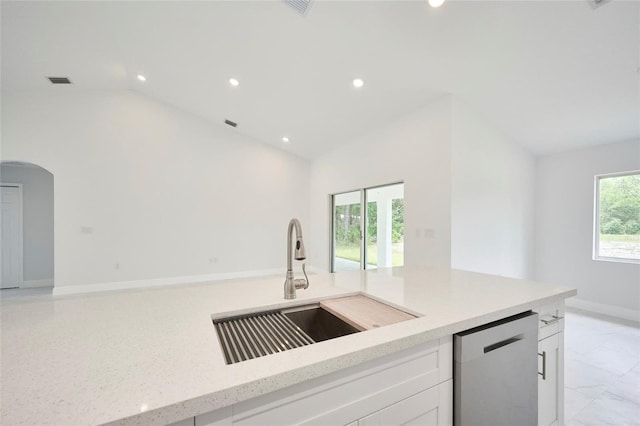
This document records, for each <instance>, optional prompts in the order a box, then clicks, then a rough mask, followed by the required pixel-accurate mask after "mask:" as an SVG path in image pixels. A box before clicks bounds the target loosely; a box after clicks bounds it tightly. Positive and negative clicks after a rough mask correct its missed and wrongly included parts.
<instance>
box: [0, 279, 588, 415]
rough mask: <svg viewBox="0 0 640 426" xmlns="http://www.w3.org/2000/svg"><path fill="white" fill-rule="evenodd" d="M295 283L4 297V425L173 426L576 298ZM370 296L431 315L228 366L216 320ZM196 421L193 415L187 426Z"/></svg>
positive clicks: (515, 291) (529, 289)
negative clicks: (293, 289)
mask: <svg viewBox="0 0 640 426" xmlns="http://www.w3.org/2000/svg"><path fill="white" fill-rule="evenodd" d="M283 281H284V278H283V277H276V278H265V279H251V280H237V281H227V282H217V283H203V284H198V285H184V286H172V287H164V288H156V289H147V290H130V291H118V292H112V293H103V294H89V295H82V296H80V295H78V296H67V297H49V298H46V299H33V300H29V299H24V300H22V301H19V300H9V301H3V302H2V312H1V319H2V329H1V331H2V350H1V356H2V357H1V359H0V362H1V377H0V383H1V386H2V387H1V392H2V394H1V397H2V398H1V404H2V405H1V411H2V414H1V418H0V423H1V424H2V425H18V424H28V425H33V424H56V425H75V424H84V425H86V424H104V423H114V424H123V425H128V424H149V425H151V424H169V423H172V422H181V421H184V420H185V419H193V418H194V417H196V416H201V415H203V414H206V413H210V412H214V411H216V410H219V409H223V408H225V407H231V406H233V405H234V404H238V403H242V402H245V401H251V400H253V399H255V398H257V397H264V396H267V395H269V394H273V393H275V391H286V388H288V387H292V386H295V385H298V386H300V385H302V384H304V383H305V382H309V381H312V380H318V379H319V378H322V377H328V376H329V375H334V376H335V375H340V372H342V371H347V369H350V368H358V366H360V365H364V364H365V363H371V362H374V363H375V362H376V361H377V360H382V359H385V357H390V356H394V354H399V353H402V352H403V351H411V350H413V349H415V348H419V347H421V346H423V345H429V344H430V342H439V341H442V342H446V340H447V339H449V340H450V337H451V335H452V334H454V333H457V332H460V331H462V330H467V329H470V328H473V327H476V326H478V325H482V324H486V323H489V322H492V321H495V320H498V319H501V318H505V317H509V316H511V315H515V314H518V313H521V312H525V311H528V310H531V309H537V308H539V307H541V306H547V305H549V304H553V303H561V302H562V301H563V300H564V299H565V298H567V297H571V296H574V295H575V294H576V291H575V290H572V289H567V288H560V287H554V286H551V285H547V284H542V283H538V282H533V281H526V280H517V279H510V278H504V277H497V276H492V275H485V274H479V273H473V272H465V271H457V270H449V269H431V268H417V267H416V268H409V267H405V268H389V269H377V270H369V271H354V272H342V273H336V274H318V275H311V276H310V283H311V285H310V287H309V289H308V290H304V291H298V298H297V299H295V300H288V301H285V300H284V298H283V291H282V290H283V288H282V286H283ZM358 293H362V294H365V295H368V296H370V297H372V298H374V299H377V300H379V301H382V302H384V303H386V304H389V305H391V306H394V307H396V308H398V309H401V310H403V311H405V312H408V313H411V314H414V315H416V316H418V318H416V319H414V320H410V321H404V322H400V323H397V324H393V325H389V326H385V327H380V328H377V329H374V330H369V331H366V332H360V333H355V334H351V335H348V336H343V337H340V338H336V339H332V340H327V341H324V342H320V343H316V344H313V345H309V346H305V347H301V348H297V349H295V350H289V351H285V352H281V353H278V354H274V355H268V356H263V357H260V358H256V359H253V360H250V361H244V362H240V363H237V364H232V365H227V364H226V363H225V359H224V355H223V353H222V351H221V348H220V345H219V343H218V338H217V335H216V332H215V330H214V327H213V324H212V320H211V316H212V315H216V316H222V315H228V316H232V315H241V314H245V313H250V312H255V311H262V310H270V309H281V308H286V307H291V306H296V305H303V304H309V303H314V302H319V301H321V300H323V299H327V298H334V297H342V296H347V295H354V294H358ZM188 422H189V420H187V423H188Z"/></svg>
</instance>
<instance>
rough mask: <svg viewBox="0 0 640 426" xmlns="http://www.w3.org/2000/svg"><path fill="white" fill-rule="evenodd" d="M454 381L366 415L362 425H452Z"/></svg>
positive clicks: (360, 424)
mask: <svg viewBox="0 0 640 426" xmlns="http://www.w3.org/2000/svg"><path fill="white" fill-rule="evenodd" d="M452 392H453V381H452V380H448V381H446V382H444V383H441V384H439V385H438V386H434V387H432V388H431V389H427V390H425V391H422V392H420V393H418V394H416V395H413V396H410V397H409V398H407V399H404V400H402V401H400V402H397V403H395V404H393V405H391V406H389V407H387V408H384V409H382V410H380V411H376V412H375V413H373V414H371V415H369V416H367V417H364V418H362V419H360V420H359V421H358V426H401V425H403V426H404V425H406V426H411V425H415V426H431V425H433V426H436V425H438V426H450V425H451V424H452V413H453V404H452V401H453V394H452Z"/></svg>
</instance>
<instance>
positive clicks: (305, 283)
mask: <svg viewBox="0 0 640 426" xmlns="http://www.w3.org/2000/svg"><path fill="white" fill-rule="evenodd" d="M302 273H304V278H297V279H295V280H293V283H294V285H295V286H296V288H297V289H302V290H306V289H308V288H309V277H308V276H307V271H306V269H305V264H304V263H303V264H302Z"/></svg>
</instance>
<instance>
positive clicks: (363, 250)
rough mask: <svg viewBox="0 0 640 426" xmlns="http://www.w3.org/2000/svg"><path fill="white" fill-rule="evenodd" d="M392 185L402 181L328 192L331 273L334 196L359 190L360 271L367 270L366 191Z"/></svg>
mask: <svg viewBox="0 0 640 426" xmlns="http://www.w3.org/2000/svg"><path fill="white" fill-rule="evenodd" d="M393 185H403V186H404V181H397V182H391V183H385V184H382V185H374V186H367V187H364V188H358V189H353V190H350V191H340V192H334V193H332V194H329V203H328V204H329V223H330V224H331V226H330V238H329V241H330V242H329V244H330V247H329V268H330V269H329V270H330V271H331V273H334V272H336V271H335V266H336V265H335V259H336V253H335V250H336V229H335V217H334V216H333V215H334V212H335V210H336V196H337V195H342V194H348V193H350V192H359V193H360V213H361V214H360V268H359V270H360V271H364V270H367V240H366V238H367V229H366V226H367V223H369V222H368V220H369V218H368V217H367V214H368V208H367V203H368V200H367V191H368V190H371V189H376V188H384V187H385V186H393Z"/></svg>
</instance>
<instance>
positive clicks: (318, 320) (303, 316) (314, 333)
mask: <svg viewBox="0 0 640 426" xmlns="http://www.w3.org/2000/svg"><path fill="white" fill-rule="evenodd" d="M283 314H284V315H285V316H286V317H287V318H289V319H290V320H291V321H292V322H293V323H294V324H296V325H297V326H298V327H299V328H300V329H302V331H304V332H305V333H306V334H308V335H309V336H310V337H311V338H312V339H313V340H314V341H316V342H322V341H323V340H329V339H335V338H336V337H340V336H346V335H347V334H352V333H357V332H358V331H359V330H358V329H357V328H355V327H353V326H352V325H351V324H349V323H346V322H344V321H343V320H341V319H340V318H338V317H337V316H335V315H333V314H332V313H330V312H328V311H326V310H324V309H323V308H321V307H319V306H318V307H313V306H312V307H303V308H299V309H295V310H293V309H292V310H288V311H284V312H283Z"/></svg>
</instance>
